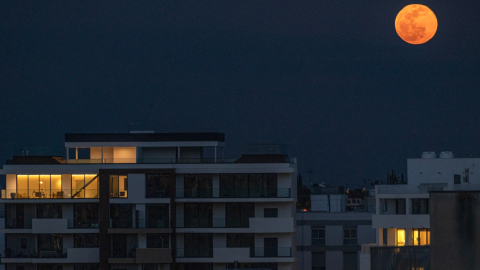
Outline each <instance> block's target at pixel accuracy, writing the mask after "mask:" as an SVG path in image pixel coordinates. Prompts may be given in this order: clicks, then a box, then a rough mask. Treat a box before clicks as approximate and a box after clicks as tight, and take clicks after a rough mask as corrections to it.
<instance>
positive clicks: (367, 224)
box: [296, 187, 375, 270]
mask: <svg viewBox="0 0 480 270" xmlns="http://www.w3.org/2000/svg"><path fill="white" fill-rule="evenodd" d="M372 195H373V194H372ZM347 198H348V194H345V192H344V189H343V187H314V188H312V195H311V211H308V212H307V211H302V212H297V231H296V236H297V237H296V243H297V269H304V270H357V269H359V264H360V261H359V260H360V257H359V254H360V248H361V245H363V244H371V243H375V230H373V229H372V215H373V213H371V212H365V211H363V212H362V211H360V209H356V212H353V211H352V212H347V208H346V205H347ZM362 209H363V210H365V209H370V208H362ZM373 210H374V209H373Z"/></svg>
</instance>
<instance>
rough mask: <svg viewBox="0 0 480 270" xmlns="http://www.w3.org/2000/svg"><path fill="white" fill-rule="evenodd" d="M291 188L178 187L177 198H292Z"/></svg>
mask: <svg viewBox="0 0 480 270" xmlns="http://www.w3.org/2000/svg"><path fill="white" fill-rule="evenodd" d="M291 196H292V194H291V189H290V188H277V189H253V188H242V189H240V188H230V189H229V188H211V189H185V188H177V190H176V197H177V198H291Z"/></svg>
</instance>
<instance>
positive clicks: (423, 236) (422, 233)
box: [413, 229, 430, 246]
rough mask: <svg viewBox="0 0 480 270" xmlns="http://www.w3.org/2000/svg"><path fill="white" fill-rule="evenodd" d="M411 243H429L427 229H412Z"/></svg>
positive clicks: (419, 244) (421, 244) (417, 244)
mask: <svg viewBox="0 0 480 270" xmlns="http://www.w3.org/2000/svg"><path fill="white" fill-rule="evenodd" d="M413 245H414V246H425V245H430V230H429V229H413Z"/></svg>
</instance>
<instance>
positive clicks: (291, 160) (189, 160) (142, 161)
mask: <svg viewBox="0 0 480 270" xmlns="http://www.w3.org/2000/svg"><path fill="white" fill-rule="evenodd" d="M238 160H239V159H238V158H103V159H102V158H100V159H68V160H66V163H67V164H112V163H136V164H174V163H177V164H214V163H241V162H238ZM283 163H295V159H294V158H289V159H287V160H285V162H283Z"/></svg>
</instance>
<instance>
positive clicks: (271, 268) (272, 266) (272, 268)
mask: <svg viewBox="0 0 480 270" xmlns="http://www.w3.org/2000/svg"><path fill="white" fill-rule="evenodd" d="M244 268H247V269H262V270H263V269H268V270H278V263H271V262H270V263H242V262H239V263H237V265H235V264H234V263H227V269H244Z"/></svg>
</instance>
